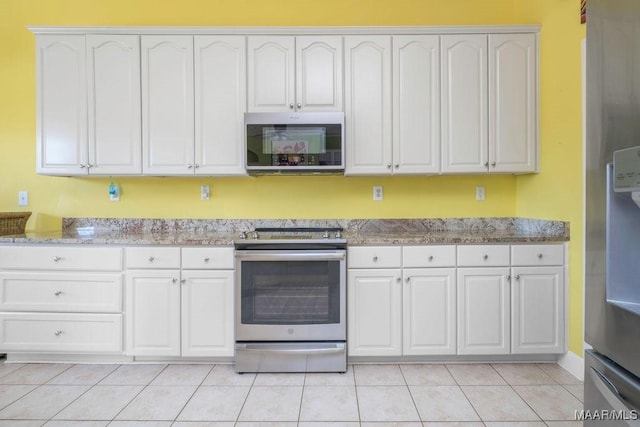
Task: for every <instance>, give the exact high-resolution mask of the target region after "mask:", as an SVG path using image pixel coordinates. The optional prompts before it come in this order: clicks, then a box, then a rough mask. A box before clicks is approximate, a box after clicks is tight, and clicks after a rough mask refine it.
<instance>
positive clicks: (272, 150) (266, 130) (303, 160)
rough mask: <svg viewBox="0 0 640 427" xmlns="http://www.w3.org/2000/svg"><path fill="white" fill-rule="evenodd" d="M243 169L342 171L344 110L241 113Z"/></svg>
mask: <svg viewBox="0 0 640 427" xmlns="http://www.w3.org/2000/svg"><path fill="white" fill-rule="evenodd" d="M244 122H245V132H246V149H247V156H246V161H247V165H246V167H247V172H249V173H254V174H255V173H323V172H325V173H326V172H329V173H342V172H343V171H344V113H337V112H333V113H326V112H318V113H307V112H305V113H295V112H293V113H245V115H244Z"/></svg>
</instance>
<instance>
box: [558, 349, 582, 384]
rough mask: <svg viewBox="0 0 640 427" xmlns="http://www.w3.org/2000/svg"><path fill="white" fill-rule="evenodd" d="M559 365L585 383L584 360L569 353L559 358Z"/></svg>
mask: <svg viewBox="0 0 640 427" xmlns="http://www.w3.org/2000/svg"><path fill="white" fill-rule="evenodd" d="M558 365H560V366H562V367H563V368H564V369H566V370H567V371H569V372H570V373H571V374H572V375H573V376H574V377H577V378H578V379H580V380H581V381H584V358H582V357H580V356H578V355H577V354H575V353H573V352H571V351H568V352H566V353H565V354H562V355H560V357H558Z"/></svg>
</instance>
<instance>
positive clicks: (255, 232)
mask: <svg viewBox="0 0 640 427" xmlns="http://www.w3.org/2000/svg"><path fill="white" fill-rule="evenodd" d="M251 238H252V239H253V240H258V239H259V238H260V236H259V235H258V232H257V231H254V232H253V233H252V234H251Z"/></svg>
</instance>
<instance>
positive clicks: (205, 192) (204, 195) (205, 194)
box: [200, 185, 211, 200]
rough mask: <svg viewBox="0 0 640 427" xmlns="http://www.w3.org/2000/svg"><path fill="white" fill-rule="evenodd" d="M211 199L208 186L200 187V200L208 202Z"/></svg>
mask: <svg viewBox="0 0 640 427" xmlns="http://www.w3.org/2000/svg"><path fill="white" fill-rule="evenodd" d="M210 197H211V188H209V186H208V185H201V186H200V200H209V198H210Z"/></svg>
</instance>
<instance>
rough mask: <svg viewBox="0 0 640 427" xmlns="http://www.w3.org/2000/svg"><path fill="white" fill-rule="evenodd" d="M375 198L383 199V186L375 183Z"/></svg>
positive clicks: (377, 199)
mask: <svg viewBox="0 0 640 427" xmlns="http://www.w3.org/2000/svg"><path fill="white" fill-rule="evenodd" d="M373 200H376V201H379V200H382V186H379V185H374V187H373Z"/></svg>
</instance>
